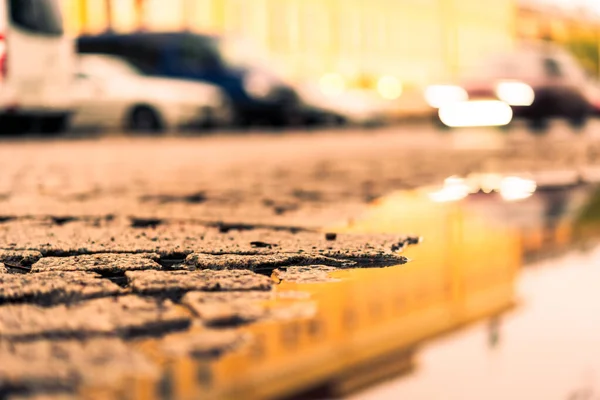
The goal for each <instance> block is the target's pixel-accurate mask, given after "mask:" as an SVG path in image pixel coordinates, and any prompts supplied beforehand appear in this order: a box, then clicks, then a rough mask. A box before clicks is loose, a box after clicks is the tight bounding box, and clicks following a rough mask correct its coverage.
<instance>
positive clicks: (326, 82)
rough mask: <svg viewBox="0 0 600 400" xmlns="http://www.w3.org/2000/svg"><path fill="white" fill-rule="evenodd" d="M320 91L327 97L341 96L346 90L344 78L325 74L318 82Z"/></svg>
mask: <svg viewBox="0 0 600 400" xmlns="http://www.w3.org/2000/svg"><path fill="white" fill-rule="evenodd" d="M319 85H320V86H321V91H323V93H325V94H326V95H328V96H338V95H340V94H342V93H343V92H344V90H345V88H346V84H345V83H344V78H342V77H341V76H340V75H338V74H326V75H323V77H321V79H320V80H319Z"/></svg>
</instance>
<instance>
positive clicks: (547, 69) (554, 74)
mask: <svg viewBox="0 0 600 400" xmlns="http://www.w3.org/2000/svg"><path fill="white" fill-rule="evenodd" d="M543 66H544V73H545V74H546V76H547V77H549V78H562V77H563V75H564V72H563V69H562V66H561V65H560V63H559V62H558V60H556V59H554V58H552V57H546V58H544V60H543Z"/></svg>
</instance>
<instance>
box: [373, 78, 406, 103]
mask: <svg viewBox="0 0 600 400" xmlns="http://www.w3.org/2000/svg"><path fill="white" fill-rule="evenodd" d="M377 92H379V95H380V96H381V97H383V98H384V99H386V100H396V99H397V98H399V97H400V96H401V95H402V83H400V81H399V80H398V78H396V77H395V76H390V75H385V76H382V77H381V78H379V81H378V82H377Z"/></svg>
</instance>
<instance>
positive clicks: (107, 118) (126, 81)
mask: <svg viewBox="0 0 600 400" xmlns="http://www.w3.org/2000/svg"><path fill="white" fill-rule="evenodd" d="M74 97H75V99H76V100H77V109H76V114H75V116H74V118H73V122H72V125H73V128H75V129H77V128H80V129H81V128H92V127H103V128H125V129H128V130H134V131H163V130H166V129H174V128H180V127H190V126H197V125H208V124H221V123H226V122H227V120H228V118H229V116H230V106H229V104H228V100H227V98H226V96H225V95H224V94H223V93H222V91H221V89H220V88H218V87H216V86H214V85H210V84H205V83H201V82H189V81H184V80H180V79H168V78H157V77H149V76H145V75H143V74H142V72H141V71H139V70H138V69H137V68H135V67H134V66H133V65H131V64H129V63H128V62H127V61H125V60H123V59H121V58H119V57H114V56H108V55H99V54H86V55H80V56H79V57H78V65H77V74H76V86H75V96H74Z"/></svg>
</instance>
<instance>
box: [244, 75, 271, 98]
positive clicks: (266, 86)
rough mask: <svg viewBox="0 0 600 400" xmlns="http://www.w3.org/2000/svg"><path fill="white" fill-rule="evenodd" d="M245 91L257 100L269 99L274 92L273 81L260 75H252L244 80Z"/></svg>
mask: <svg viewBox="0 0 600 400" xmlns="http://www.w3.org/2000/svg"><path fill="white" fill-rule="evenodd" d="M244 89H245V90H246V92H248V94H250V96H252V97H256V98H265V97H268V96H269V95H270V94H271V92H272V91H273V80H272V79H271V78H269V77H268V76H266V75H264V74H260V73H256V72H254V73H250V74H248V75H247V76H246V77H245V78H244Z"/></svg>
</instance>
